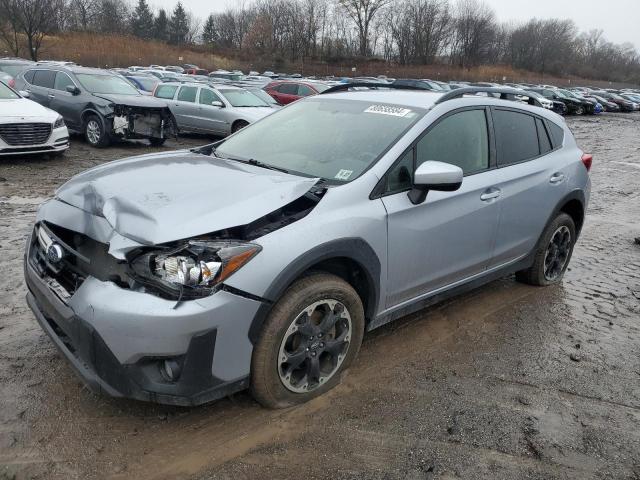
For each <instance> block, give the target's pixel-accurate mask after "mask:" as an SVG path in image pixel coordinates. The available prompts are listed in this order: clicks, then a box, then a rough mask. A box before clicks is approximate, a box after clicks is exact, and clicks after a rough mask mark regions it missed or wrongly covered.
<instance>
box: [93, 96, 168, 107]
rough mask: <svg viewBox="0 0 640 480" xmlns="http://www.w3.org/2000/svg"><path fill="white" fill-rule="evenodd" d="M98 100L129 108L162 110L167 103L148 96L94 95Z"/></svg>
mask: <svg viewBox="0 0 640 480" xmlns="http://www.w3.org/2000/svg"><path fill="white" fill-rule="evenodd" d="M94 95H95V96H96V97H98V98H103V99H105V100H108V101H110V102H113V103H115V104H117V105H128V106H130V107H147V108H164V107H166V106H167V103H166V102H164V101H162V100H158V99H157V98H156V97H151V96H148V95H142V94H140V95H109V94H106V93H94Z"/></svg>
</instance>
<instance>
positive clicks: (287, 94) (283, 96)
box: [276, 83, 300, 105]
mask: <svg viewBox="0 0 640 480" xmlns="http://www.w3.org/2000/svg"><path fill="white" fill-rule="evenodd" d="M276 92H277V94H276V99H277V100H278V101H279V102H280V103H281V104H282V105H288V104H289V103H291V102H295V101H296V100H298V99H299V98H300V97H299V96H298V85H297V84H296V83H281V84H280V85H278V86H277V87H276Z"/></svg>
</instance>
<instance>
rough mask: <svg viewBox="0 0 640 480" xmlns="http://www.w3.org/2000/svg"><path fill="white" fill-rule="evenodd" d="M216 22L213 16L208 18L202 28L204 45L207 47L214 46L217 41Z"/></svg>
mask: <svg viewBox="0 0 640 480" xmlns="http://www.w3.org/2000/svg"><path fill="white" fill-rule="evenodd" d="M216 38H217V35H216V21H215V17H214V16H213V14H211V15H209V16H208V17H207V20H206V21H205V22H204V27H203V28H202V43H204V44H205V45H213V44H214V43H215V41H216Z"/></svg>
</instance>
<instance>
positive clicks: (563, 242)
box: [516, 213, 576, 286]
mask: <svg viewBox="0 0 640 480" xmlns="http://www.w3.org/2000/svg"><path fill="white" fill-rule="evenodd" d="M575 243H576V225H575V223H574V221H573V219H572V218H571V217H570V216H569V215H567V214H566V213H560V214H559V215H558V216H557V217H556V218H555V219H554V220H553V221H552V222H551V223H550V224H549V225H548V226H547V228H545V230H544V232H543V234H542V237H541V238H540V241H539V242H538V246H537V247H536V253H535V257H534V261H533V265H532V266H531V267H530V268H528V269H527V270H522V271H520V272H518V273H516V280H518V281H519V282H523V283H528V284H529V285H537V286H547V285H553V284H555V283H559V282H560V281H562V277H563V276H564V273H565V272H566V270H567V267H568V266H569V261H570V260H571V255H572V254H573V247H574V245H575Z"/></svg>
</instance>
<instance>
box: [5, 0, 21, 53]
mask: <svg viewBox="0 0 640 480" xmlns="http://www.w3.org/2000/svg"><path fill="white" fill-rule="evenodd" d="M18 15H19V6H18V2H17V0H0V38H1V39H2V40H3V41H4V43H5V44H6V46H7V48H8V49H9V51H10V52H11V54H12V55H13V56H15V57H17V56H18V55H19V54H20V35H19V30H20V25H19V24H18Z"/></svg>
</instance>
